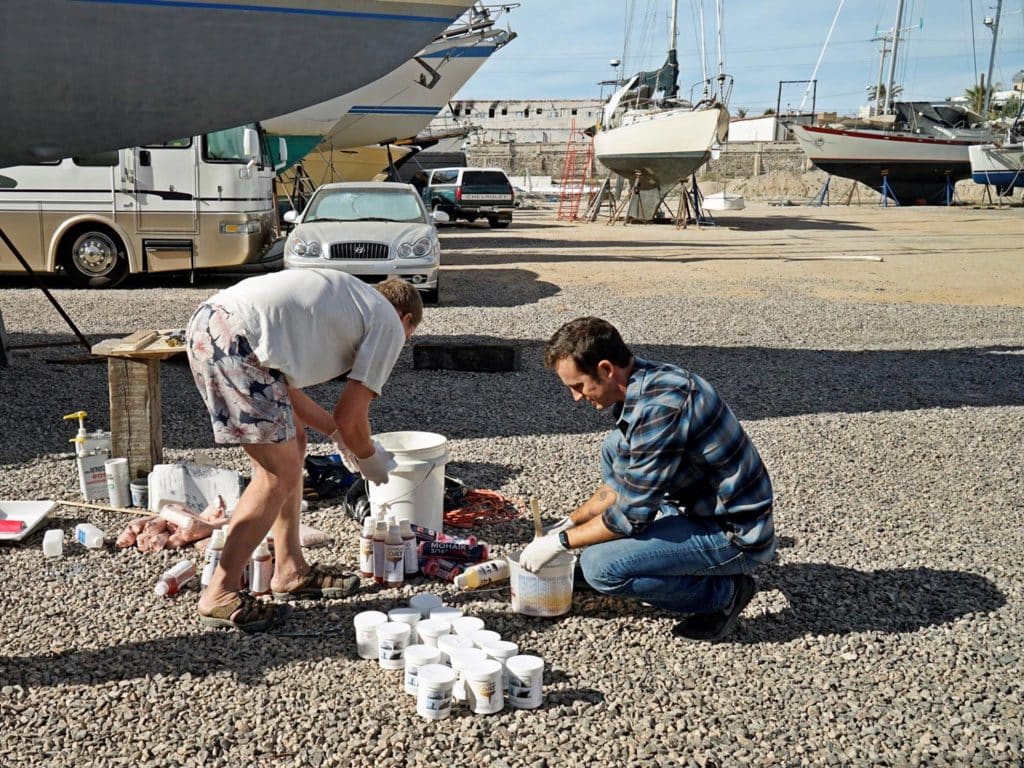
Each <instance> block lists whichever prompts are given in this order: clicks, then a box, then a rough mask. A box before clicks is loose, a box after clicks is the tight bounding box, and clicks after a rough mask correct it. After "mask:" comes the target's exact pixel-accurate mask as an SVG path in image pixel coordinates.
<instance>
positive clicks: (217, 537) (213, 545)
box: [199, 528, 228, 587]
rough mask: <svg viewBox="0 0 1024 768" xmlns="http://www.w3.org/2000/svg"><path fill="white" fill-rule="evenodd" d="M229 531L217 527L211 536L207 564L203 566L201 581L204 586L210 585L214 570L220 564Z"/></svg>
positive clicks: (207, 551)
mask: <svg viewBox="0 0 1024 768" xmlns="http://www.w3.org/2000/svg"><path fill="white" fill-rule="evenodd" d="M227 538H228V536H227V532H226V531H225V530H224V529H223V528H218V529H216V530H215V531H214V532H213V534H212V535H211V536H210V546H209V547H208V548H207V550H206V565H205V566H204V567H203V576H202V578H201V579H200V580H199V583H200V584H202V585H203V586H204V587H206V586H209V584H210V579H212V578H213V572H214V571H216V570H217V566H218V565H220V556H221V553H222V552H223V551H224V542H225V541H227Z"/></svg>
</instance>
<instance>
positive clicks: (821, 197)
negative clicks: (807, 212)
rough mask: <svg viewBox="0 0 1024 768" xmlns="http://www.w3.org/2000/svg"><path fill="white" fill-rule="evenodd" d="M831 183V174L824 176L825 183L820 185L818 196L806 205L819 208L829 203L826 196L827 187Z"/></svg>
mask: <svg viewBox="0 0 1024 768" xmlns="http://www.w3.org/2000/svg"><path fill="white" fill-rule="evenodd" d="M831 183H832V175H831V174H829V175H828V176H826V177H825V183H824V184H822V185H821V191H819V192H818V196H817V197H815V198H814V199H813V200H812V201H811V202H809V203H808V204H807V205H808V206H810V207H811V208H821V207H822V206H827V205H831V203H830V202H829V196H828V188H829V185H830V184H831Z"/></svg>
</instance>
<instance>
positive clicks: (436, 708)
mask: <svg viewBox="0 0 1024 768" xmlns="http://www.w3.org/2000/svg"><path fill="white" fill-rule="evenodd" d="M454 687H455V673H454V672H452V670H451V669H450V668H448V667H446V666H445V665H444V664H427V665H426V666H424V667H420V669H419V674H418V675H417V683H416V713H417V714H418V715H419V716H420V717H425V718H426V719H427V720H444V719H445V718H446V717H448V716H449V715H450V714H451V713H452V688H454Z"/></svg>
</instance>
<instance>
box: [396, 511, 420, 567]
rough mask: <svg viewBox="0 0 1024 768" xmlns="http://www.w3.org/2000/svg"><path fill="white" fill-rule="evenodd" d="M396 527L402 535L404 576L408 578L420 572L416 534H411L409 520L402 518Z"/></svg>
mask: <svg viewBox="0 0 1024 768" xmlns="http://www.w3.org/2000/svg"><path fill="white" fill-rule="evenodd" d="M398 527H399V531H400V532H401V534H402V545H403V546H404V547H405V576H406V578H408V577H410V576H412V575H413V574H416V573H419V571H420V557H419V550H418V549H417V544H418V542H417V541H416V534H415V533H413V532H412V524H411V523H410V522H409V518H407V517H403V518H402V519H401V520H399V521H398Z"/></svg>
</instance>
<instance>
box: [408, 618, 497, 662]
mask: <svg viewBox="0 0 1024 768" xmlns="http://www.w3.org/2000/svg"><path fill="white" fill-rule="evenodd" d="M402 626H403V627H404V626H406V625H405V624H403V625H402ZM437 647H438V648H440V649H441V650H442V651H444V652H445V653H448V654H449V655H451V654H450V653H449V652H450V651H455V650H458V649H459V648H473V647H475V646H474V645H473V641H472V640H470V639H469V638H468V637H466V636H465V635H441V636H440V637H439V638H437ZM477 650H479V649H477Z"/></svg>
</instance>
